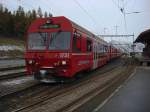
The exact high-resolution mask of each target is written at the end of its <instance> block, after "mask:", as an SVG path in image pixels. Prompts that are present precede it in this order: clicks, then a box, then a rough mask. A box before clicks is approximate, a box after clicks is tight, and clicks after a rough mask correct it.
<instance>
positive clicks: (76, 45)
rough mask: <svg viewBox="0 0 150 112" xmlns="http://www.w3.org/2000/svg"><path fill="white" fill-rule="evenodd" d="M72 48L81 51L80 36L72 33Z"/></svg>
mask: <svg viewBox="0 0 150 112" xmlns="http://www.w3.org/2000/svg"><path fill="white" fill-rule="evenodd" d="M73 50H74V51H75V52H81V37H80V36H77V35H75V34H74V36H73Z"/></svg>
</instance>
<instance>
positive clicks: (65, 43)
mask: <svg viewBox="0 0 150 112" xmlns="http://www.w3.org/2000/svg"><path fill="white" fill-rule="evenodd" d="M70 41H71V33H70V32H54V33H50V39H49V42H48V49H49V50H68V49H69V48H70Z"/></svg>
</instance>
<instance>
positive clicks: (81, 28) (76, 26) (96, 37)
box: [61, 16, 108, 45]
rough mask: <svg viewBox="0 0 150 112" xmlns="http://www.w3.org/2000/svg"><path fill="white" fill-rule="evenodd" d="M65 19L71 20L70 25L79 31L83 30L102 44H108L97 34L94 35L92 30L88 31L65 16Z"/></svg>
mask: <svg viewBox="0 0 150 112" xmlns="http://www.w3.org/2000/svg"><path fill="white" fill-rule="evenodd" d="M61 17H63V18H66V17H64V16H61ZM66 19H67V20H69V21H70V22H71V24H72V27H74V28H76V29H78V30H80V31H81V32H84V33H86V34H88V35H89V36H91V37H94V39H96V40H99V41H101V42H103V44H107V45H108V43H107V42H106V41H105V40H103V39H101V38H99V37H98V36H96V35H95V34H93V33H92V32H90V31H89V30H87V29H85V28H84V27H82V26H80V25H78V24H77V23H75V22H73V21H72V20H70V19H68V18H66Z"/></svg>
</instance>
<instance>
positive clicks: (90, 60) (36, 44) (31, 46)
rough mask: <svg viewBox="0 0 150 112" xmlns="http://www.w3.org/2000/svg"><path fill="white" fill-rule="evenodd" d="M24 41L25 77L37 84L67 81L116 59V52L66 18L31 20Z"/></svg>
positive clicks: (117, 54)
mask: <svg viewBox="0 0 150 112" xmlns="http://www.w3.org/2000/svg"><path fill="white" fill-rule="evenodd" d="M26 41H27V47H26V53H25V59H26V66H27V73H28V74H32V75H34V76H35V78H36V79H38V80H41V81H44V80H49V79H50V78H51V77H63V78H71V77H74V76H75V75H76V74H77V73H80V72H82V71H87V70H92V69H96V68H98V67H100V66H102V65H104V64H106V63H107V62H108V61H109V60H110V59H112V58H115V57H118V56H119V55H120V54H119V52H118V51H117V49H116V48H113V47H112V46H110V45H109V44H108V43H107V42H105V41H104V40H102V39H100V38H98V37H97V36H95V35H94V34H92V33H91V32H89V31H88V30H86V29H84V28H83V27H81V26H79V25H77V24H76V23H74V22H72V21H71V20H69V19H67V18H66V17H52V18H41V19H37V20H35V21H34V22H33V23H32V24H31V25H30V27H29V29H28V32H27V38H26Z"/></svg>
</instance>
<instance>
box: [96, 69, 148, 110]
mask: <svg viewBox="0 0 150 112" xmlns="http://www.w3.org/2000/svg"><path fill="white" fill-rule="evenodd" d="M99 107H100V106H99ZM97 108H98V107H97ZM96 112H150V67H149V68H148V67H138V68H137V69H136V72H135V74H134V75H133V76H132V77H131V78H130V79H129V80H128V81H127V82H126V83H124V84H123V85H122V87H121V89H119V91H118V92H116V93H115V94H114V95H113V96H112V97H111V98H110V99H109V100H108V101H107V102H106V103H105V104H104V105H103V106H101V108H99V109H97V111H96Z"/></svg>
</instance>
